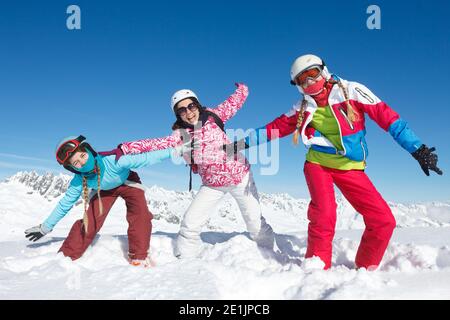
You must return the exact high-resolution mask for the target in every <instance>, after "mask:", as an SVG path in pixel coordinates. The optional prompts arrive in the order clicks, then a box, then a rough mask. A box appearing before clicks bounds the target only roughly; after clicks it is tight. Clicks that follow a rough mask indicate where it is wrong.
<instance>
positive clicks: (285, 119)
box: [223, 106, 300, 156]
mask: <svg viewBox="0 0 450 320" xmlns="http://www.w3.org/2000/svg"><path fill="white" fill-rule="evenodd" d="M299 112H300V111H299V110H298V108H297V106H294V107H293V108H292V109H291V110H290V111H289V112H288V113H285V114H283V115H281V116H279V117H278V118H275V119H274V120H273V121H271V122H269V123H268V124H266V125H264V126H262V127H259V128H256V129H254V130H250V132H249V133H248V134H247V135H246V136H245V137H244V138H243V139H241V140H239V141H235V142H233V143H230V144H227V145H224V146H223V149H224V150H225V151H226V153H227V154H228V155H229V156H230V155H233V154H235V153H237V152H238V151H240V150H243V149H247V148H249V147H253V146H258V145H260V144H262V143H266V142H269V141H271V140H274V139H278V138H282V137H285V136H287V135H289V134H291V133H293V132H294V131H295V128H296V125H297V119H298V114H299Z"/></svg>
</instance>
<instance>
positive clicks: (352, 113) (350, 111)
mask: <svg viewBox="0 0 450 320" xmlns="http://www.w3.org/2000/svg"><path fill="white" fill-rule="evenodd" d="M328 81H329V82H331V83H333V84H337V85H338V86H339V88H340V89H341V92H342V94H343V95H344V98H345V105H346V107H347V117H348V120H349V121H350V123H351V124H353V122H355V121H358V120H359V113H358V111H356V110H355V108H353V106H352V104H351V103H350V99H349V97H348V90H347V88H346V87H345V86H344V85H343V84H342V82H341V81H340V80H335V79H333V78H331V79H330V80H328ZM307 104H308V102H307V101H306V100H305V98H303V100H302V105H301V107H300V112H299V113H298V119H297V125H296V128H295V132H294V137H293V139H292V140H293V142H294V144H295V145H297V144H298V136H299V135H300V127H301V125H302V122H303V118H304V113H305V110H306V105H307Z"/></svg>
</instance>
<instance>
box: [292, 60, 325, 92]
mask: <svg viewBox="0 0 450 320" xmlns="http://www.w3.org/2000/svg"><path fill="white" fill-rule="evenodd" d="M313 66H319V67H321V68H322V75H323V77H324V78H325V79H326V80H329V79H330V78H331V74H330V73H329V72H328V68H327V66H326V65H325V62H324V61H323V60H322V59H321V58H319V57H318V56H315V55H313V54H305V55H303V56H300V57H298V58H297V59H295V61H294V63H293V64H292V67H291V84H293V85H295V82H294V80H295V78H296V77H297V76H298V75H299V74H300V73H301V72H303V71H305V70H306V69H309V68H311V67H313ZM297 87H298V89H299V90H300V92H301V93H303V90H302V88H301V87H299V86H297Z"/></svg>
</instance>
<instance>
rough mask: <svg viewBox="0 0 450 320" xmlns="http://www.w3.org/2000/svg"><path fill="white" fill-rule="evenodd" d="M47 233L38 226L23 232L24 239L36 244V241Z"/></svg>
mask: <svg viewBox="0 0 450 320" xmlns="http://www.w3.org/2000/svg"><path fill="white" fill-rule="evenodd" d="M48 232H49V231H46V230H44V228H42V225H41V224H40V225H38V226H36V227H33V228H30V229H27V230H25V234H26V236H25V237H26V238H28V240H30V241H33V242H36V241H37V240H39V239H40V238H42V237H43V236H45V235H46V234H47V233H48Z"/></svg>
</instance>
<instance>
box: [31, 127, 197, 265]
mask: <svg viewBox="0 0 450 320" xmlns="http://www.w3.org/2000/svg"><path fill="white" fill-rule="evenodd" d="M189 148H190V147H189V144H188V143H186V144H184V145H182V146H180V147H178V148H174V149H165V150H159V151H155V152H149V153H142V154H138V155H127V156H123V157H121V158H120V159H119V160H118V161H117V162H116V161H115V156H114V155H109V156H102V155H101V154H97V153H96V152H95V151H94V149H93V148H92V147H91V146H90V145H89V143H88V142H87V141H86V139H85V137H83V136H81V135H80V136H78V137H68V138H66V139H63V140H62V141H61V143H59V144H58V146H57V148H56V160H57V161H58V163H59V164H60V165H62V166H64V168H65V169H67V170H69V171H71V172H73V173H75V176H74V177H73V179H72V181H71V182H70V185H69V188H68V189H67V191H66V193H65V195H64V197H63V198H62V199H61V200H60V201H59V203H58V204H57V206H56V207H55V209H54V210H53V212H52V213H51V214H50V215H49V217H48V218H47V219H46V220H45V221H44V222H43V223H42V224H40V225H38V226H35V227H33V228H30V229H27V230H26V231H25V234H26V237H27V238H29V240H30V241H36V240H38V239H40V238H42V237H43V236H44V235H46V234H47V233H49V232H50V231H52V230H53V228H54V227H55V225H56V224H57V223H58V222H59V221H60V220H61V219H62V218H63V217H64V216H65V215H66V214H67V213H68V212H69V210H70V209H71V208H72V207H73V205H74V204H75V203H76V202H77V201H78V199H79V198H80V196H81V195H83V198H84V203H85V208H84V217H83V219H81V220H78V221H76V222H75V223H74V225H73V226H72V229H71V230H70V233H69V235H68V236H67V238H66V240H65V241H64V243H63V245H62V246H61V249H60V250H59V251H60V252H62V253H63V254H64V256H66V257H70V258H71V259H72V260H75V259H78V258H80V257H81V256H82V255H83V253H84V252H85V251H86V249H87V248H88V247H89V245H90V244H91V243H92V241H93V239H94V237H95V235H96V234H97V232H98V231H99V230H100V228H101V227H102V225H103V222H104V221H105V218H106V216H107V215H108V213H109V211H110V210H111V207H112V205H113V204H114V202H115V200H116V199H117V198H118V197H121V198H123V199H124V200H125V202H126V207H127V221H128V224H129V227H128V244H129V250H128V251H129V252H128V257H129V262H130V263H131V264H132V265H136V266H137V265H142V266H144V267H148V266H149V265H150V260H149V259H148V257H147V254H148V249H149V246H150V236H151V230H152V223H151V219H152V218H153V216H152V214H151V212H150V211H149V210H148V207H147V202H146V200H145V194H144V188H143V187H142V185H141V183H140V179H139V176H138V175H137V173H135V172H133V171H131V170H130V169H137V168H141V167H145V166H148V165H152V164H155V163H159V162H161V161H163V160H165V159H168V158H171V156H172V155H173V154H180V153H184V152H189V151H190V150H189ZM174 151H175V152H174ZM88 188H91V189H92V191H96V192H94V194H93V195H91V197H89V195H88ZM88 203H89V207H88Z"/></svg>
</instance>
